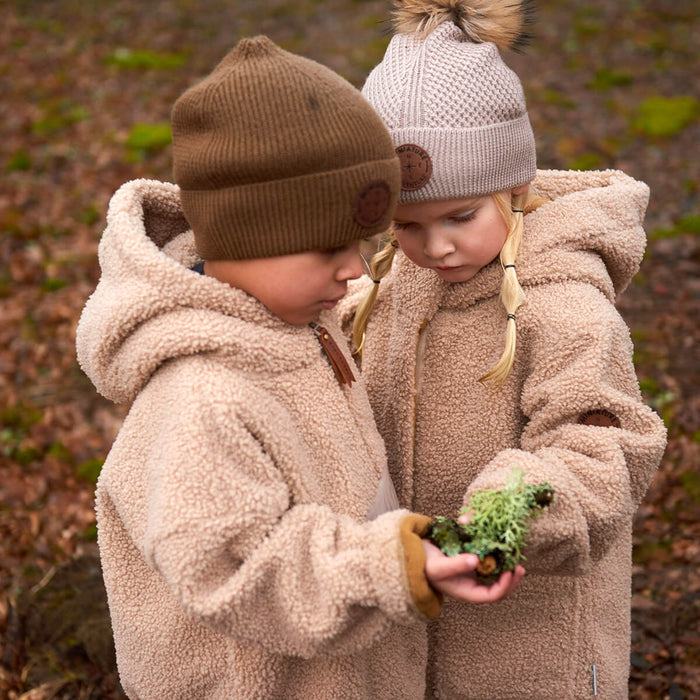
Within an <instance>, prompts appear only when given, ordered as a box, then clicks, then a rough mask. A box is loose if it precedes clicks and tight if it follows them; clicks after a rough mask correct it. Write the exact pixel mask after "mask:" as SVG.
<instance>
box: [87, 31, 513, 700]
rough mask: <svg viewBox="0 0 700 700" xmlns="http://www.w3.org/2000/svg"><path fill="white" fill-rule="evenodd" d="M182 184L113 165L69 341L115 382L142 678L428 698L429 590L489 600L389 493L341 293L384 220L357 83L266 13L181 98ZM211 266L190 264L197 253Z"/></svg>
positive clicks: (119, 603) (170, 691)
mask: <svg viewBox="0 0 700 700" xmlns="http://www.w3.org/2000/svg"><path fill="white" fill-rule="evenodd" d="M172 124H173V156H174V173H175V180H176V182H177V185H172V184H169V183H161V182H156V181H150V180H135V181H133V182H130V183H127V184H126V185H124V186H123V187H122V188H120V190H119V191H118V192H117V193H116V194H115V196H114V197H113V199H112V201H111V203H110V208H109V213H108V225H107V229H106V231H105V233H104V236H103V237H102V240H101V242H100V248H99V257H100V264H101V268H102V277H101V279H100V282H99V284H98V286H97V289H96V291H95V292H94V294H93V295H92V296H91V297H90V299H89V300H88V302H87V304H86V307H85V309H84V311H83V314H82V317H81V319H80V323H79V327H78V333H77V348H78V357H79V360H80V364H81V366H82V368H83V369H84V371H85V372H86V373H87V375H88V376H89V377H90V378H91V379H92V381H93V382H94V384H95V386H96V387H97V389H98V390H99V391H100V392H101V393H102V394H103V395H104V396H106V397H108V398H110V399H112V400H114V401H116V402H129V403H131V408H130V411H129V414H128V416H127V417H126V419H125V421H124V424H123V426H122V429H121V431H120V433H119V435H118V437H117V439H116V441H115V443H114V446H113V448H112V450H111V451H110V454H109V456H108V458H107V460H106V462H105V465H104V467H103V469H102V473H101V475H100V478H99V482H98V486H97V495H96V502H97V520H98V531H99V540H98V541H99V547H100V554H101V559H102V567H103V573H104V580H105V584H106V589H107V594H108V600H109V607H110V613H111V617H112V625H113V630H114V638H115V643H116V652H117V661H118V666H119V673H120V677H121V681H122V684H123V687H124V689H125V691H126V692H127V694H128V695H129V696H130V697H132V698H163V699H166V698H167V700H175V699H177V698H182V699H183V700H185V699H186V700H195V699H196V698H206V699H207V700H213V699H215V698H220V699H223V698H226V699H229V698H260V699H262V698H266V699H267V698H305V699H308V698H319V699H328V698H348V699H351V698H352V699H358V700H359V699H367V700H369V699H370V698H371V699H381V698H422V697H423V693H424V676H425V659H426V639H425V622H426V621H427V620H428V619H429V618H432V617H435V616H436V615H437V614H438V613H439V610H440V607H441V602H442V594H449V595H453V596H455V597H458V598H460V599H464V600H471V601H483V602H491V601H494V600H497V599H498V598H500V597H502V596H503V595H505V594H507V593H508V592H509V591H511V590H512V589H513V588H514V586H515V585H516V584H517V582H518V579H519V577H520V576H521V575H522V571H519V572H517V573H516V574H515V575H510V574H509V575H505V576H503V577H502V578H501V579H500V580H499V581H498V582H497V583H495V584H494V585H493V587H491V588H489V589H485V588H484V587H481V586H478V585H476V584H475V583H474V581H473V580H472V579H471V577H469V576H468V575H467V574H468V573H469V572H471V571H473V569H474V568H475V566H476V565H477V564H478V560H476V557H474V556H473V555H463V556H462V557H461V558H459V559H458V560H457V559H454V560H452V559H449V558H448V557H445V556H443V555H442V554H440V555H439V556H436V555H435V552H434V551H433V550H432V549H431V548H430V547H428V546H427V545H425V544H424V541H423V540H422V539H421V535H422V534H423V533H424V532H425V530H426V528H427V525H428V524H429V522H430V519H429V518H427V517H425V516H422V515H418V514H415V513H410V512H408V511H406V510H400V509H398V502H397V499H396V494H395V491H394V490H393V487H392V485H391V481H390V479H389V476H388V471H387V468H386V457H385V452H384V445H383V444H382V441H381V438H380V436H379V434H378V433H377V430H376V426H375V424H374V422H373V420H372V418H371V411H370V407H369V403H368V399H367V396H366V393H365V390H364V387H363V383H362V380H361V379H360V378H359V377H357V376H356V374H357V370H356V369H355V371H353V370H352V369H351V366H350V364H351V363H350V355H349V353H348V349H347V348H345V347H343V346H342V344H340V343H338V342H337V341H338V339H340V338H342V335H341V333H340V330H339V327H338V325H337V320H336V318H335V316H334V313H333V312H332V311H331V309H332V308H333V307H334V306H335V305H336V304H337V302H338V301H339V300H340V298H341V297H342V296H343V295H344V294H345V292H346V288H347V283H348V280H350V279H353V278H357V277H359V276H360V274H361V267H360V253H359V245H360V240H361V239H362V238H365V237H367V236H372V235H374V234H377V233H379V232H381V231H384V230H386V229H387V228H388V226H389V224H390V222H391V218H392V215H393V211H394V207H395V204H396V200H397V197H398V191H399V187H400V167H399V163H398V159H397V157H396V155H395V153H394V148H393V145H392V142H391V138H390V136H389V134H388V132H387V131H386V129H385V128H384V127H383V125H382V122H381V120H380V119H379V117H378V116H377V115H376V113H375V112H374V111H373V110H372V108H371V107H370V105H369V104H368V103H367V101H366V100H365V99H364V98H363V97H362V96H361V94H360V93H359V91H357V90H356V89H355V88H353V87H352V86H351V85H350V84H349V83H347V82H346V81H345V80H343V79H342V78H340V77H339V76H337V75H336V74H335V73H333V72H332V71H330V70H329V69H327V68H324V67H323V66H320V65H319V64H317V63H314V62H313V61H310V60H308V59H304V58H301V57H299V56H295V55H293V54H290V53H288V52H286V51H283V50H282V49H280V48H279V47H277V46H275V44H273V43H272V42H271V41H270V40H269V39H266V38H265V37H258V38H256V39H246V40H243V41H241V42H240V43H239V44H238V45H237V46H236V47H235V48H234V49H233V50H232V51H231V52H230V53H229V54H228V55H227V56H226V57H225V58H224V60H223V61H222V62H221V63H220V64H219V65H218V66H217V67H216V68H215V70H214V71H213V72H212V73H211V74H210V75H209V76H208V77H207V78H206V79H205V80H203V81H202V82H201V83H199V84H198V85H196V86H194V87H192V88H191V89H189V90H188V91H186V92H185V93H184V94H183V95H182V96H181V97H180V98H179V99H178V101H177V102H176V104H175V106H174V108H173V114H172ZM200 273H203V274H200Z"/></svg>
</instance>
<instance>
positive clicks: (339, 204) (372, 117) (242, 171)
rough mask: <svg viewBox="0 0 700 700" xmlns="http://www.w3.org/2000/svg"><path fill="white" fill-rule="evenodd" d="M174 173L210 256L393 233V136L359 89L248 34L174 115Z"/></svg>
mask: <svg viewBox="0 0 700 700" xmlns="http://www.w3.org/2000/svg"><path fill="white" fill-rule="evenodd" d="M172 127H173V170H174V177H175V182H176V183H177V184H178V185H179V186H180V189H181V198H182V209H183V212H184V214H185V217H186V218H187V220H188V222H189V224H190V226H191V227H192V230H193V231H194V236H195V243H196V247H197V251H198V253H199V254H200V255H201V256H202V258H204V259H205V260H215V259H223V260H232V259H247V258H260V257H273V256H277V255H287V254H291V253H298V252H302V251H307V250H316V249H326V248H334V247H337V246H342V245H345V244H347V243H349V242H351V241H353V240H357V239H359V238H364V237H366V236H371V235H373V234H375V233H379V232H381V231H384V230H386V229H387V228H388V227H389V225H390V223H391V217H392V215H393V212H394V207H395V204H396V201H397V198H398V192H399V188H400V170H399V162H398V159H397V157H396V154H395V152H394V146H393V144H392V141H391V137H390V136H389V133H388V132H387V130H386V128H385V127H384V125H383V124H382V121H381V119H380V118H379V117H378V116H377V114H376V113H375V111H374V110H373V109H372V107H371V106H370V105H369V103H368V102H367V100H365V98H364V97H362V95H361V94H360V92H359V91H358V90H356V89H355V88H354V87H353V86H352V85H350V83H348V82H347V81H346V80H344V79H343V78H341V77H340V76H339V75H337V74H336V73H334V72H333V71H332V70H330V69H329V68H326V67H324V66H322V65H320V64H318V63H316V62H314V61H311V60H309V59H306V58H302V57H300V56H296V55H294V54H292V53H289V52H287V51H284V50H283V49H281V48H280V47H278V46H277V45H275V44H274V43H273V42H272V41H270V40H269V39H268V38H267V37H264V36H260V37H256V38H253V39H243V40H242V41H240V42H239V43H238V44H237V45H236V46H235V48H234V49H233V50H231V51H230V52H229V53H228V55H227V56H226V57H225V58H224V59H223V60H222V61H221V63H220V64H219V65H218V66H217V67H216V68H215V69H214V70H213V72H212V73H211V74H210V75H209V76H208V77H207V78H205V79H204V80H203V81H202V82H201V83H199V84H198V85H195V86H194V87H192V88H190V89H189V90H187V91H186V92H185V93H184V94H183V95H182V96H181V97H180V98H179V99H178V100H177V101H176V102H175V105H174V107H173V111H172Z"/></svg>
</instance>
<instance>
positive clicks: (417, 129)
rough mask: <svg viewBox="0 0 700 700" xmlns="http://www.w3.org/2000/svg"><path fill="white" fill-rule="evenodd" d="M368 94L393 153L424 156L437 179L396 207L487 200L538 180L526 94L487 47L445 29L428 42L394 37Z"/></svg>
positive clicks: (366, 88)
mask: <svg viewBox="0 0 700 700" xmlns="http://www.w3.org/2000/svg"><path fill="white" fill-rule="evenodd" d="M362 92H363V94H364V95H365V97H367V99H368V100H369V101H370V102H371V103H372V105H373V106H374V108H375V109H376V110H377V112H378V113H379V114H380V116H381V117H382V119H383V120H384V123H385V124H386V125H387V127H388V128H389V131H390V132H391V136H392V139H393V141H394V145H395V146H397V147H398V146H400V145H402V144H406V143H410V144H416V145H418V146H420V147H421V148H422V149H424V150H425V151H426V152H427V153H428V155H429V157H430V160H431V163H432V175H431V177H430V178H429V180H428V181H427V182H426V184H425V185H423V186H422V187H420V188H418V189H416V190H406V189H404V190H402V192H401V195H400V199H399V201H401V202H418V201H427V200H435V199H452V198H462V197H470V196H480V195H484V194H490V193H493V192H497V191H500V190H506V189H511V188H513V187H516V186H518V185H522V184H525V183H527V182H530V181H531V180H532V179H534V177H535V171H536V154H535V139H534V136H533V133H532V128H531V126H530V122H529V119H528V117H527V110H526V105H525V96H524V94H523V89H522V86H521V84H520V81H519V80H518V77H517V76H516V75H515V73H514V72H513V71H512V70H511V69H510V68H508V67H507V66H506V65H505V63H504V62H503V60H502V59H501V56H500V54H499V52H498V49H497V48H496V46H495V44H492V43H490V42H487V43H481V44H475V43H472V42H470V41H469V40H468V39H467V38H466V37H465V36H464V33H463V32H462V31H461V30H460V29H459V28H458V27H457V26H455V25H454V24H453V23H451V22H444V23H443V24H441V25H440V26H438V27H437V28H436V29H435V30H434V31H433V32H431V33H430V34H429V35H428V36H427V37H426V38H425V39H419V38H417V37H416V36H415V35H407V34H397V35H395V36H394V37H393V38H392V40H391V42H390V43H389V47H388V49H387V51H386V54H385V56H384V59H383V60H382V62H381V63H380V64H379V65H378V66H377V67H376V68H375V69H374V70H373V71H372V72H371V74H370V75H369V77H368V78H367V82H366V83H365V85H364V87H363V89H362Z"/></svg>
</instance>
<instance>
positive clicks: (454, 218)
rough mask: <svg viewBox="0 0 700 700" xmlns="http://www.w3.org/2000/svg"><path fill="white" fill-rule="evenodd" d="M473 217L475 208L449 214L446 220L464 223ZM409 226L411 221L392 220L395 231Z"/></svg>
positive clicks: (404, 229)
mask: <svg viewBox="0 0 700 700" xmlns="http://www.w3.org/2000/svg"><path fill="white" fill-rule="evenodd" d="M475 217H476V209H475V210H474V211H470V212H468V213H467V214H464V215H463V216H450V217H449V219H448V221H452V222H454V223H457V224H464V223H466V222H467V221H472V220H473V219H474V218H475ZM411 226H413V223H397V222H396V221H395V222H394V230H395V231H406V230H407V229H409V228H410V227H411Z"/></svg>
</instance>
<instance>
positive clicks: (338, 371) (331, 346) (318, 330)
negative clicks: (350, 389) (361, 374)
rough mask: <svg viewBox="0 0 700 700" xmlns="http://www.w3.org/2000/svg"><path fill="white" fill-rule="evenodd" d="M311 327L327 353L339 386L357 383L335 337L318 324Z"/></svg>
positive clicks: (312, 324)
mask: <svg viewBox="0 0 700 700" xmlns="http://www.w3.org/2000/svg"><path fill="white" fill-rule="evenodd" d="M309 325H310V326H311V328H312V329H313V331H314V333H315V334H316V336H317V337H318V341H319V343H321V347H322V348H323V352H325V353H326V357H327V358H328V361H329V362H330V363H331V367H332V368H333V373H334V374H335V378H336V379H337V380H338V384H340V385H341V386H342V385H343V384H347V385H348V386H352V383H353V382H354V381H356V379H355V375H354V374H353V373H352V370H351V369H350V365H348V361H347V360H346V359H345V355H343V353H342V351H341V349H340V348H339V347H338V345H337V344H336V342H335V340H333V336H332V335H331V334H330V333H329V332H328V331H327V330H326V329H325V328H324V327H323V326H319V325H318V324H317V323H310V324H309Z"/></svg>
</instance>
